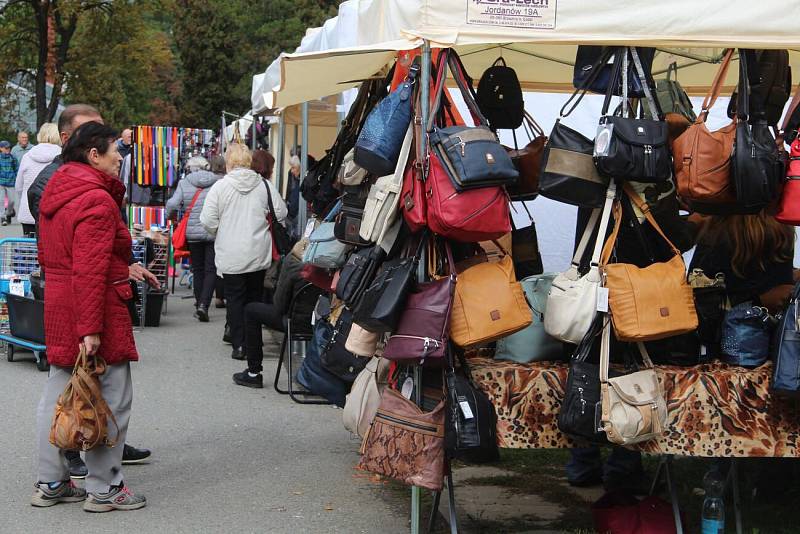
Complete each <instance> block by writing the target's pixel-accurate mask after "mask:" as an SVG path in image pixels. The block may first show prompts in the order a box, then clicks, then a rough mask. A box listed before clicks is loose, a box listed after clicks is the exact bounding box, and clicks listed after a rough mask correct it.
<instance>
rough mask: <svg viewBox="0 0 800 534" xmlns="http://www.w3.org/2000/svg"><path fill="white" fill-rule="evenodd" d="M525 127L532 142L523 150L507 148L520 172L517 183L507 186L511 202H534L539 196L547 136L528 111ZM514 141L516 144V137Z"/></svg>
mask: <svg viewBox="0 0 800 534" xmlns="http://www.w3.org/2000/svg"><path fill="white" fill-rule="evenodd" d="M524 125H525V130H526V131H527V132H528V137H529V138H530V142H529V143H528V144H527V145H525V146H524V147H523V148H506V150H508V155H509V156H511V162H512V163H513V164H514V167H516V169H517V171H518V172H519V179H518V180H517V183H516V184H509V185H507V186H506V191H507V192H508V196H509V198H511V200H533V199H534V198H536V196H537V195H538V194H539V176H540V175H541V173H542V156H543V155H544V146H545V144H546V143H547V136H546V135H544V131H543V130H542V128H541V127H540V126H539V125H538V124H537V123H536V121H535V120H533V117H531V116H530V114H529V113H528V112H527V111H526V112H525V122H524ZM514 141H515V143H516V136H515V137H514Z"/></svg>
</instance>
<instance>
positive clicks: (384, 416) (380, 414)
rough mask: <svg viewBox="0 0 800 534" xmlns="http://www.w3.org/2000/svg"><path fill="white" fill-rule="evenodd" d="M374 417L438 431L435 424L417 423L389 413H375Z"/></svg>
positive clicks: (418, 428) (429, 430) (419, 428)
mask: <svg viewBox="0 0 800 534" xmlns="http://www.w3.org/2000/svg"><path fill="white" fill-rule="evenodd" d="M375 419H385V420H386V421H391V422H392V423H397V424H399V425H404V426H410V427H411V428H416V429H417V430H425V431H427V432H434V433H435V432H438V430H439V429H438V428H436V427H435V426H427V425H421V424H419V423H413V422H409V421H406V420H405V419H400V418H399V417H392V416H391V415H386V414H384V413H380V412H379V413H377V414H376V415H375Z"/></svg>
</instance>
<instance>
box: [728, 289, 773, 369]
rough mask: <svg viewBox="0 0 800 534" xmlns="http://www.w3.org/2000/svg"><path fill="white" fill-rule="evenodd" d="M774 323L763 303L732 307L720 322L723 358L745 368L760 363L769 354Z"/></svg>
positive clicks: (756, 365) (731, 363)
mask: <svg viewBox="0 0 800 534" xmlns="http://www.w3.org/2000/svg"><path fill="white" fill-rule="evenodd" d="M775 323H776V321H775V318H774V317H772V316H771V315H770V314H769V311H768V310H767V309H766V308H764V307H762V306H754V305H753V304H752V303H750V302H743V303H741V304H737V305H736V306H734V307H732V308H731V309H730V310H728V312H727V313H726V314H725V319H724V320H723V322H722V339H721V341H720V352H721V353H722V354H721V356H720V357H721V359H722V361H724V362H725V363H727V364H729V365H738V366H739V367H748V368H755V367H758V366H760V365H762V364H763V363H764V362H766V361H767V359H768V358H769V355H770V339H771V337H772V331H773V330H774V327H775Z"/></svg>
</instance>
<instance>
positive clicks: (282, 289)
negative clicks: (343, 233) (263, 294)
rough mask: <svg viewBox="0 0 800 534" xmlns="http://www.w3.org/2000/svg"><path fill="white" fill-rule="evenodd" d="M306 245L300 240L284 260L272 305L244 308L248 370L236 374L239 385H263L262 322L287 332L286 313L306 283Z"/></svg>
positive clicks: (250, 305)
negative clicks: (303, 260) (304, 270)
mask: <svg viewBox="0 0 800 534" xmlns="http://www.w3.org/2000/svg"><path fill="white" fill-rule="evenodd" d="M303 248H304V246H303V244H302V243H298V244H296V245H295V246H294V248H292V252H291V253H290V254H287V255H286V257H285V258H283V260H282V261H281V272H280V275H279V276H278V283H277V285H276V286H275V293H274V295H273V297H272V298H273V300H272V304H265V303H263V302H251V303H250V304H248V305H247V306H245V308H244V325H245V327H244V331H245V341H246V344H245V347H246V348H247V369H245V370H244V371H242V372H241V373H236V374H234V375H233V381H234V382H235V383H236V384H238V385H240V386H247V387H251V388H263V387H264V379H263V377H262V376H261V371H263V363H264V341H263V339H262V337H261V330H262V328H261V327H262V325H263V326H266V327H267V328H269V329H270V330H275V331H277V332H283V331H285V327H286V326H285V325H286V316H287V314H288V313H289V305H290V304H291V302H292V298H294V295H295V294H296V293H297V291H299V290H300V288H302V287H303V286H304V285H305V281H304V280H303V279H302V278H301V277H300V268H301V267H302V261H301V260H302V259H303Z"/></svg>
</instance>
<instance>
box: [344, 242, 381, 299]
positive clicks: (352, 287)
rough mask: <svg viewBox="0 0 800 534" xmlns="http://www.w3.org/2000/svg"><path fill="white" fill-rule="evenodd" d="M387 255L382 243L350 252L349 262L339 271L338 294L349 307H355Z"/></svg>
mask: <svg viewBox="0 0 800 534" xmlns="http://www.w3.org/2000/svg"><path fill="white" fill-rule="evenodd" d="M385 256H386V254H385V253H384V252H383V249H382V248H381V247H380V245H376V246H374V247H369V248H362V249H360V250H357V251H355V252H353V253H352V254H350V256H349V257H348V258H347V263H345V264H344V267H342V269H341V270H340V271H339V281H338V282H336V296H337V297H339V298H340V299H342V301H343V302H344V303H345V305H347V306H348V307H349V308H351V309H352V308H353V307H355V305H356V303H357V302H358V299H359V298H360V297H361V294H362V293H363V292H364V290H365V289H366V288H367V286H368V285H369V283H370V282H371V281H372V278H373V277H374V276H375V271H376V270H377V269H378V267H379V266H380V264H381V262H382V261H383V259H384V257H385Z"/></svg>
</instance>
